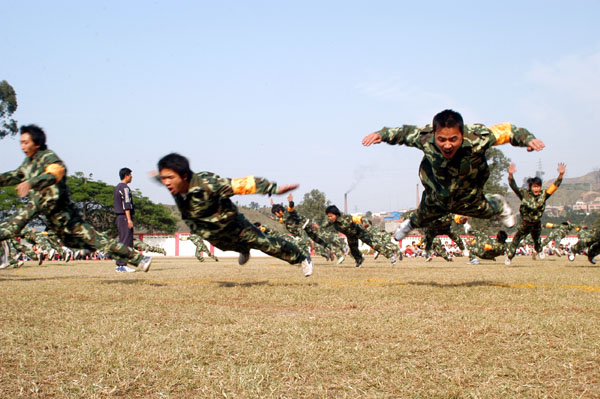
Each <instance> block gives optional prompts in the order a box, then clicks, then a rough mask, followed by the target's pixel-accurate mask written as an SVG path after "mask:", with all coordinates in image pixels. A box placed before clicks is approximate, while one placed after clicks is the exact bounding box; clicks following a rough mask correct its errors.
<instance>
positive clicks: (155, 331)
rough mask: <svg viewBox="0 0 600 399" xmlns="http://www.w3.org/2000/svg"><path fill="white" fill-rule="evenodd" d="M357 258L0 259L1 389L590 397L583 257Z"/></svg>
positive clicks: (598, 297)
mask: <svg viewBox="0 0 600 399" xmlns="http://www.w3.org/2000/svg"><path fill="white" fill-rule="evenodd" d="M467 259H468V258H457V259H455V261H454V262H452V263H447V262H445V261H444V260H442V259H439V258H437V259H434V260H433V261H432V262H430V263H426V262H425V261H424V260H421V259H419V260H415V259H408V260H407V259H405V260H403V261H402V262H398V264H397V265H395V266H392V265H391V264H390V263H389V262H388V261H387V260H385V259H382V258H379V259H377V260H373V259H372V258H367V260H366V261H365V263H364V265H363V267H362V268H360V269H356V268H354V267H353V265H354V262H353V261H352V260H351V259H348V260H346V261H345V262H344V263H343V264H342V265H340V266H337V265H335V264H332V263H331V262H329V263H328V262H325V261H324V260H323V258H320V257H319V258H315V272H314V274H313V276H311V277H309V278H305V277H303V276H302V273H301V271H300V269H299V268H298V267H294V266H290V265H288V264H287V263H284V262H282V261H279V260H277V259H274V258H252V259H251V260H250V262H249V263H248V264H247V265H245V266H239V265H238V264H237V259H232V258H227V259H225V258H223V259H221V260H220V261H219V262H214V261H212V260H211V259H206V260H205V261H204V262H203V263H200V262H198V261H197V260H196V259H192V258H184V259H182V258H165V257H161V256H157V257H155V258H154V262H153V264H152V268H151V270H150V272H149V273H131V274H125V273H123V274H118V273H115V272H114V263H113V262H108V261H88V262H71V263H69V264H65V263H63V262H47V263H45V264H44V265H43V266H41V267H40V266H37V265H36V264H35V263H33V262H28V263H26V264H25V266H24V267H22V268H20V269H7V270H2V271H0V287H1V292H2V296H1V301H2V309H3V310H2V313H1V316H0V397H1V398H17V397H57V398H65V397H66V398H81V397H86V398H104V397H123V398H188V397H194V398H216V397H219V398H435V397H440V398H449V397H450V398H497V397H518V398H520V397H522V398H530V397H534V398H537V397H552V398H572V397H582V398H596V397H600V328H599V327H600V311H599V303H600V267H598V266H593V265H591V264H590V263H589V262H588V261H587V258H586V257H585V256H578V257H577V259H576V260H575V262H569V261H568V260H567V259H566V257H562V258H556V257H549V258H546V259H544V260H537V261H532V260H531V258H529V257H516V258H515V259H514V260H513V264H512V265H511V266H510V267H507V266H505V265H504V263H503V259H501V258H498V261H497V262H495V263H494V262H489V261H482V263H481V264H480V265H467V264H466V263H465V262H466V260H467Z"/></svg>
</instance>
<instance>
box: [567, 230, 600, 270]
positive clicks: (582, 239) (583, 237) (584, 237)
mask: <svg viewBox="0 0 600 399" xmlns="http://www.w3.org/2000/svg"><path fill="white" fill-rule="evenodd" d="M573 228H574V229H575V231H576V232H577V238H578V240H577V243H575V245H572V246H571V248H570V250H569V260H570V261H571V262H572V261H574V260H575V255H578V254H579V253H580V252H583V251H584V250H585V249H586V248H587V249H588V254H587V256H588V260H589V261H590V263H592V264H594V265H595V264H596V260H595V259H594V258H595V257H596V256H597V255H598V254H599V253H600V246H599V245H598V242H599V241H600V229H597V228H591V229H590V228H588V227H587V226H573Z"/></svg>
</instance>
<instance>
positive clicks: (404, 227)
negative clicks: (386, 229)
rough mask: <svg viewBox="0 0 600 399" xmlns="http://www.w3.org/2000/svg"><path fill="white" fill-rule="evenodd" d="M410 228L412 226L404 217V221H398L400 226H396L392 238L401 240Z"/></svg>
mask: <svg viewBox="0 0 600 399" xmlns="http://www.w3.org/2000/svg"><path fill="white" fill-rule="evenodd" d="M411 230H412V226H411V225H410V219H406V220H405V221H404V222H402V223H400V227H398V229H397V230H396V232H395V233H394V238H395V239H396V241H401V240H402V239H403V238H404V237H406V235H407V234H408V233H410V231H411Z"/></svg>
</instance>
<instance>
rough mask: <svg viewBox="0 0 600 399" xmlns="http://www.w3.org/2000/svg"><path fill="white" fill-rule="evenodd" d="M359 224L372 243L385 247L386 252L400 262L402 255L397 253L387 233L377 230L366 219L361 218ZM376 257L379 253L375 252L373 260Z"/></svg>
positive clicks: (396, 248)
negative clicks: (390, 253)
mask: <svg viewBox="0 0 600 399" xmlns="http://www.w3.org/2000/svg"><path fill="white" fill-rule="evenodd" d="M361 223H362V227H363V229H365V230H366V231H367V233H369V234H370V235H371V237H372V239H373V241H374V242H376V243H378V244H379V245H381V246H384V247H386V248H387V249H388V251H390V252H392V253H393V254H394V255H395V256H396V258H397V259H398V258H399V259H400V260H402V253H401V252H399V251H398V247H397V246H396V244H394V243H393V242H392V237H391V236H390V234H389V233H387V232H385V231H381V230H379V229H378V228H377V227H375V225H373V223H372V222H371V221H370V220H368V219H367V218H364V217H361ZM378 257H379V252H378V251H377V250H375V256H374V257H373V259H377V258H378Z"/></svg>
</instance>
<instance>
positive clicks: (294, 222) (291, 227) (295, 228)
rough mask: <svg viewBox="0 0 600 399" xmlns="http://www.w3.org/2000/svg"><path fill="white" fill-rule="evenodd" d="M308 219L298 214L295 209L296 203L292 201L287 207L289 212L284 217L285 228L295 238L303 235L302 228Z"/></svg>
mask: <svg viewBox="0 0 600 399" xmlns="http://www.w3.org/2000/svg"><path fill="white" fill-rule="evenodd" d="M307 220H308V219H307V218H306V217H305V216H303V215H301V214H299V213H298V212H296V210H295V209H294V201H290V202H289V204H288V207H287V211H286V212H285V214H284V215H283V223H284V224H285V228H286V229H287V230H288V231H289V232H290V233H292V234H293V235H295V236H300V235H302V226H304V223H306V221H307Z"/></svg>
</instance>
